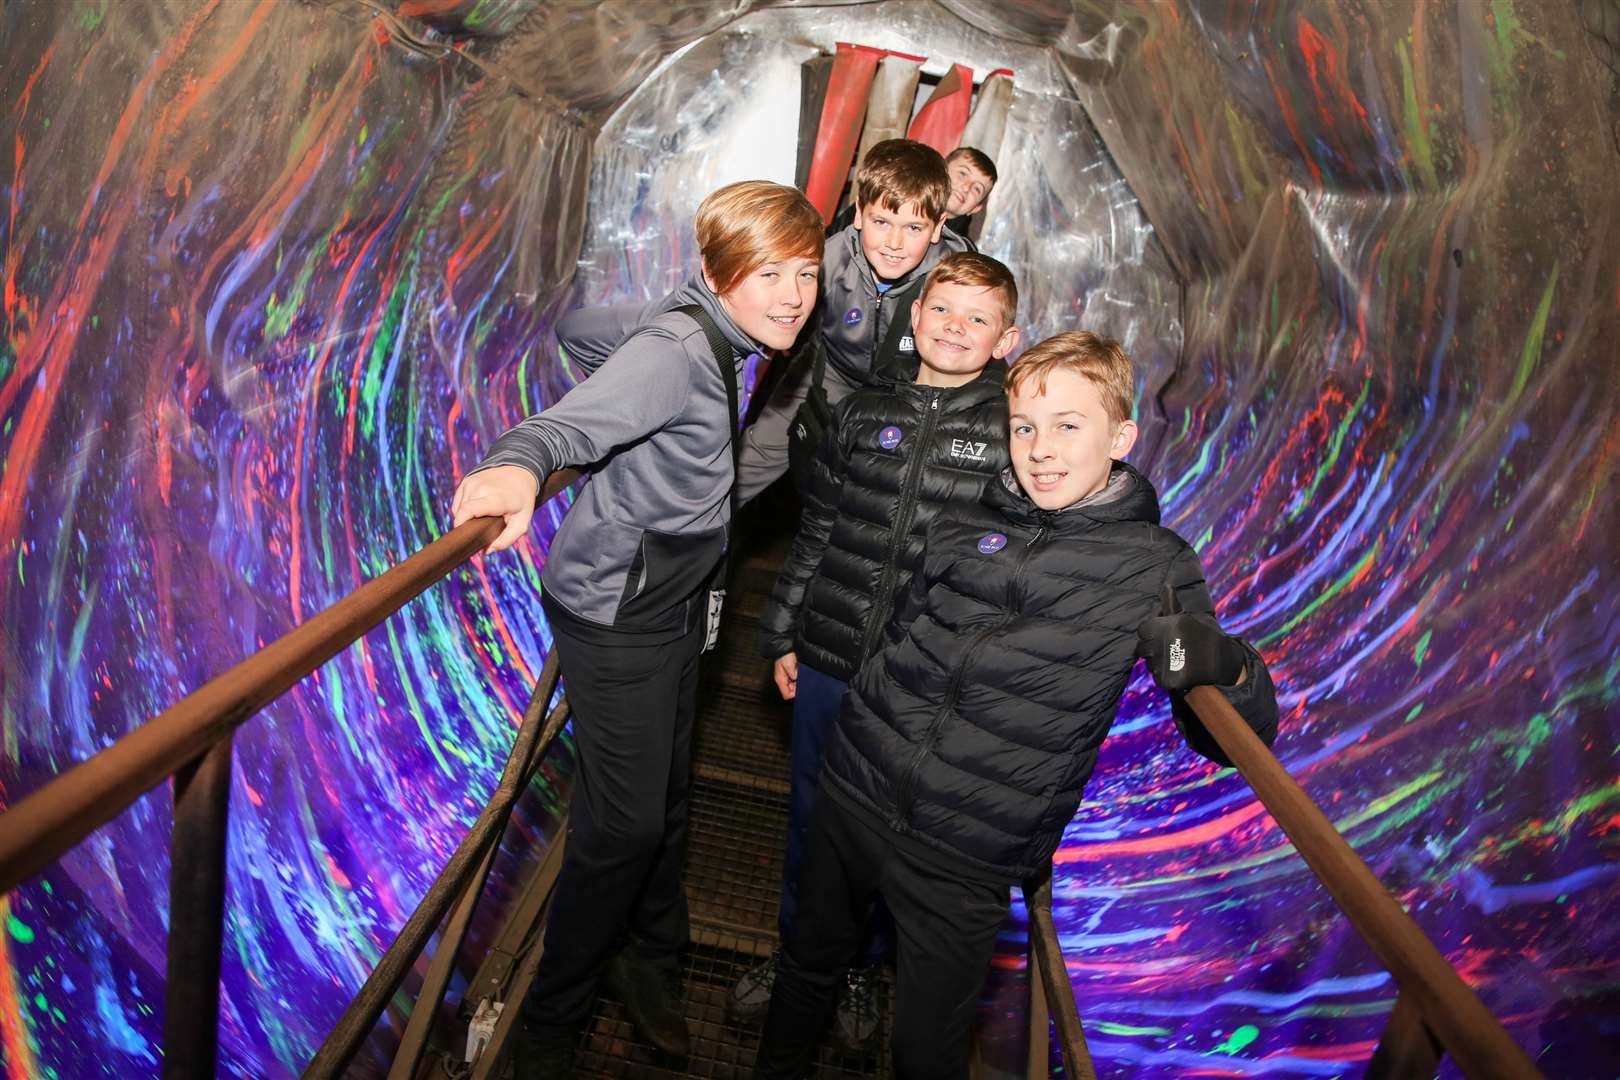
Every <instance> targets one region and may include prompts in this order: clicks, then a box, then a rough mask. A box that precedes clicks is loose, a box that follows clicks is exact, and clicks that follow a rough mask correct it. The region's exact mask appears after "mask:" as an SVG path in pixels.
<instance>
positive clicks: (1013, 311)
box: [921, 251, 1018, 330]
mask: <svg viewBox="0 0 1620 1080" xmlns="http://www.w3.org/2000/svg"><path fill="white" fill-rule="evenodd" d="M935 285H982V286H984V287H985V288H988V289H994V290H995V291H996V293H997V294H998V295H999V296H1000V298H1001V328H1002V329H1003V330H1005V329H1007V327H1009V326H1011V325H1012V324H1013V320H1014V319H1015V318H1016V317H1017V315H1018V282H1016V281H1014V280H1013V276H1012V271H1011V270H1009V269H1007V266H1006V264H1005V263H1003V262H1001V261H1000V260H999V259H992V258H991V257H990V256H988V255H981V254H979V253H978V252H977V251H958V252H956V253H955V254H954V255H947V256H945V257H944V258H943V259H941V260H939V264H938V265H937V266H935V267H934V268H933V270H931V271H929V273H928V280H927V281H925V282H923V287H922V297H921V298H922V299H924V300H927V299H928V291H929V290H930V289H932V288H933V287H934V286H935Z"/></svg>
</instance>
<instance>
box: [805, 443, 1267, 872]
mask: <svg viewBox="0 0 1620 1080" xmlns="http://www.w3.org/2000/svg"><path fill="white" fill-rule="evenodd" d="M1158 522H1159V505H1158V498H1157V496H1156V495H1155V493H1154V491H1153V487H1152V485H1151V484H1150V483H1149V482H1148V480H1147V479H1146V478H1145V477H1144V476H1142V475H1141V474H1140V473H1138V472H1137V471H1136V470H1135V469H1133V468H1131V467H1130V466H1129V465H1125V464H1123V463H1120V462H1116V463H1115V464H1114V470H1113V473H1112V476H1111V478H1110V481H1109V485H1108V487H1107V488H1106V489H1105V490H1104V491H1102V492H1099V493H1098V494H1097V495H1096V496H1093V497H1092V498H1091V499H1090V500H1087V501H1083V502H1081V503H1077V504H1076V505H1074V506H1071V507H1068V508H1067V509H1064V510H1059V511H1055V512H1054V511H1046V510H1040V509H1038V508H1037V507H1035V505H1034V504H1033V503H1031V502H1030V501H1029V500H1028V498H1027V497H1025V496H1024V494H1023V493H1022V492H1021V491H1020V490H1019V489H1018V488H1017V487H1016V486H1015V485H1014V484H1013V483H1012V480H1011V475H1010V470H1009V474H1008V475H1007V476H1006V477H1004V478H1003V479H1001V480H998V481H995V482H993V483H991V484H990V485H988V487H987V488H986V493H985V501H984V503H983V504H982V505H980V506H978V507H976V508H974V509H973V510H972V511H971V512H969V513H962V514H951V515H949V516H945V517H942V518H940V519H939V520H938V521H936V522H935V523H934V526H933V528H931V529H930V530H929V532H928V538H927V552H926V556H925V560H924V563H923V566H922V568H921V569H920V570H919V571H918V573H917V574H916V576H915V577H914V578H913V579H912V586H911V589H910V591H909V592H908V593H907V595H906V598H905V599H904V600H903V601H902V603H901V604H900V606H899V608H898V610H897V611H896V613H895V619H894V621H893V622H892V623H891V624H890V625H889V627H888V628H887V634H886V641H887V644H886V645H885V647H884V648H883V649H882V650H881V651H879V652H878V653H877V654H876V655H874V656H873V657H872V658H871V660H870V661H868V662H867V663H866V665H865V666H864V667H863V668H862V669H861V671H860V673H859V674H858V675H856V677H855V680H854V682H853V683H852V684H851V688H850V693H849V696H848V697H847V698H846V699H845V701H844V709H843V712H842V713H841V714H840V716H839V718H838V722H837V724H836V725H835V726H834V729H833V731H832V732H831V734H830V735H829V737H828V741H827V752H826V763H825V768H824V770H823V773H822V788H823V790H824V791H826V792H827V793H828V794H829V796H831V797H833V798H836V799H838V800H839V802H840V803H842V804H843V805H845V806H846V807H848V808H849V809H851V810H852V811H853V812H855V813H857V814H860V815H862V816H864V817H866V818H867V819H868V820H869V821H871V822H873V823H874V824H877V825H880V826H883V827H887V828H889V829H891V830H893V831H894V832H896V833H898V834H900V837H901V838H902V840H909V841H911V842H914V843H919V844H921V845H923V846H925V847H926V848H928V849H932V850H933V851H935V852H937V853H943V854H944V855H946V856H949V857H950V858H951V859H952V860H953V861H955V862H957V863H959V864H961V865H963V866H964V869H966V870H970V871H977V872H979V873H980V874H981V875H983V876H989V877H994V878H996V879H998V880H1006V881H1021V880H1024V879H1026V878H1029V877H1032V876H1034V875H1036V874H1037V873H1041V872H1044V870H1045V867H1046V866H1047V864H1048V863H1049V862H1050V860H1051V857H1052V852H1053V851H1054V850H1055V849H1056V848H1057V845H1058V842H1059V840H1060V839H1061V838H1062V835H1063V829H1064V826H1065V825H1067V824H1068V822H1069V819H1070V818H1071V817H1073V816H1074V812H1075V808H1076V807H1077V806H1078V805H1079V803H1080V794H1081V791H1082V790H1083V789H1084V788H1085V785H1086V780H1087V779H1088V778H1089V777H1090V775H1091V770H1092V767H1093V766H1094V765H1095V764H1096V760H1097V750H1098V747H1099V746H1101V745H1102V741H1103V737H1104V736H1105V735H1107V734H1108V729H1109V727H1110V725H1112V723H1113V721H1114V713H1115V710H1116V709H1117V708H1118V706H1119V699H1120V696H1121V694H1122V693H1123V692H1124V690H1125V684H1126V682H1127V681H1128V680H1129V679H1130V675H1131V668H1132V666H1133V665H1134V663H1135V660H1136V646H1137V636H1136V629H1137V627H1138V626H1139V625H1140V624H1141V622H1142V620H1143V619H1146V618H1147V617H1149V616H1150V615H1155V614H1158V612H1159V609H1160V604H1161V599H1160V596H1161V589H1162V588H1163V586H1164V585H1166V584H1169V585H1171V586H1173V587H1174V588H1175V590H1176V592H1177V594H1178V597H1179V599H1180V601H1181V604H1182V607H1183V609H1184V610H1186V611H1189V612H1211V611H1213V608H1212V606H1211V604H1210V599H1209V592H1208V590H1207V589H1206V587H1205V585H1204V575H1203V572H1202V570H1200V568H1199V565H1198V557H1197V555H1195V554H1194V553H1193V550H1192V549H1191V548H1190V547H1188V546H1187V544H1186V542H1185V541H1183V540H1182V539H1181V537H1179V536H1177V535H1176V534H1175V533H1173V532H1171V531H1170V530H1169V529H1165V528H1162V527H1160V525H1159V523H1158ZM1244 649H1245V651H1246V652H1247V653H1248V661H1247V664H1246V677H1245V678H1244V679H1243V680H1242V682H1241V685H1239V686H1236V687H1221V688H1220V689H1221V691H1222V693H1224V694H1225V695H1226V697H1227V699H1228V700H1229V701H1231V703H1232V704H1233V706H1235V707H1236V708H1237V710H1238V712H1239V713H1240V714H1242V716H1243V718H1244V720H1245V721H1247V722H1248V724H1249V726H1250V727H1252V728H1253V729H1254V731H1255V732H1256V733H1257V734H1258V735H1259V736H1260V737H1261V738H1262V739H1263V740H1265V741H1266V742H1267V743H1269V742H1270V741H1271V740H1272V739H1273V738H1275V737H1276V733H1277V701H1276V696H1275V692H1274V691H1273V688H1272V683H1271V676H1270V674H1269V673H1268V672H1267V671H1266V665H1265V661H1263V660H1262V659H1261V658H1260V654H1259V653H1257V652H1255V651H1254V649H1253V648H1252V647H1250V646H1248V645H1246V644H1245V645H1244ZM1172 699H1173V711H1174V715H1175V718H1176V723H1177V725H1178V726H1179V727H1180V728H1181V731H1182V734H1183V735H1184V736H1185V737H1186V739H1187V741H1188V742H1189V743H1190V744H1191V746H1192V747H1193V749H1195V750H1197V751H1198V752H1199V753H1201V754H1203V755H1204V756H1206V757H1209V758H1211V759H1213V760H1216V761H1222V762H1223V763H1224V760H1223V758H1222V756H1221V753H1220V750H1219V748H1218V747H1217V746H1216V744H1215V742H1214V740H1213V739H1212V738H1211V737H1210V735H1209V733H1208V732H1207V731H1206V730H1204V728H1203V727H1202V725H1201V724H1200V723H1199V722H1198V719H1197V717H1196V716H1194V715H1193V714H1192V712H1191V710H1190V709H1188V708H1187V707H1186V705H1185V704H1184V703H1183V702H1181V701H1180V700H1179V699H1178V698H1177V696H1176V695H1172Z"/></svg>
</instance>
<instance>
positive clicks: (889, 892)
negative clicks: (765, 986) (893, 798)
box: [756, 797, 1009, 1080]
mask: <svg viewBox="0 0 1620 1080" xmlns="http://www.w3.org/2000/svg"><path fill="white" fill-rule="evenodd" d="M1008 892H1009V886H1007V885H999V884H994V883H991V882H987V881H982V880H978V879H975V878H971V877H967V876H965V875H963V874H961V873H957V872H954V871H953V870H952V869H951V868H950V867H949V866H948V865H946V864H945V863H944V862H942V861H935V860H932V859H926V858H919V857H918V856H917V855H916V854H915V853H914V852H912V851H910V850H908V849H906V848H902V847H900V846H897V845H896V844H895V843H894V837H893V834H891V833H889V832H887V831H886V830H880V829H877V828H874V827H873V826H871V825H869V824H867V823H866V822H865V821H864V820H862V819H860V818H857V817H856V816H854V815H853V814H851V813H850V812H849V811H848V810H846V809H844V807H843V806H841V805H840V804H839V803H838V802H837V800H836V799H834V798H830V797H823V798H822V799H820V800H819V801H818V803H817V805H816V809H815V820H814V822H813V824H812V825H811V827H810V839H809V844H808V849H807V850H806V852H805V856H804V862H803V864H802V865H801V867H800V870H799V912H798V915H797V917H796V918H795V919H794V922H793V927H792V929H791V930H790V931H789V935H788V939H787V942H786V943H785V947H784V949H783V953H782V959H781V961H780V963H779V964H778V966H777V971H776V985H775V988H774V990H773V992H772V994H771V1009H770V1014H769V1015H768V1016H767V1018H766V1020H765V1035H764V1039H763V1041H762V1042H761V1043H760V1048H759V1058H758V1061H757V1062H756V1068H757V1075H758V1076H760V1077H762V1078H768V1080H790V1078H791V1080H798V1078H799V1077H803V1076H807V1075H809V1073H810V1071H811V1068H812V1065H813V1064H814V1061H815V1053H816V1046H817V1044H818V1043H819V1042H820V1039H821V1032H822V1028H823V1027H824V1026H825V1025H826V1022H827V1017H828V1014H829V1012H830V1010H831V1008H832V1005H833V1002H834V1001H835V999H836V997H837V991H838V983H839V979H840V977H841V976H842V975H843V973H844V971H845V970H846V968H847V966H848V964H849V959H850V957H851V956H853V955H855V952H856V949H857V948H858V947H859V945H860V944H861V935H862V933H863V932H864V929H865V926H866V916H867V912H868V911H869V910H870V908H871V905H872V897H873V895H874V894H877V895H881V896H882V897H883V899H884V901H885V902H886V903H887V904H888V906H889V911H890V913H891V914H893V916H894V929H895V937H896V960H897V985H896V988H895V994H896V997H895V1020H894V1031H893V1032H892V1033H891V1040H890V1041H891V1045H892V1047H893V1050H894V1072H895V1075H896V1076H897V1077H899V1078H900V1080H935V1078H940V1080H944V1078H951V1080H958V1078H965V1077H966V1076H967V1075H968V1036H969V1032H970V1030H971V1028H972V1026H973V1016H974V1007H975V1005H976V1003H977V1002H978V998H979V992H980V990H982V989H983V987H984V979H985V975H986V973H987V971H988V970H989V966H990V956H991V953H992V952H993V950H994V948H995V942H996V932H997V931H998V930H999V929H1000V928H1001V924H1002V921H1003V920H1004V919H1005V918H1006V916H1007V906H1008Z"/></svg>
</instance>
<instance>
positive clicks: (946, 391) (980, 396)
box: [895, 360, 1007, 413]
mask: <svg viewBox="0 0 1620 1080" xmlns="http://www.w3.org/2000/svg"><path fill="white" fill-rule="evenodd" d="M1006 377H1007V365H1006V364H1004V363H1003V362H1002V361H1000V360H992V361H990V362H989V363H988V364H986V365H985V366H984V370H983V371H981V372H979V374H978V376H977V377H976V378H975V379H974V380H973V381H972V382H968V383H963V384H962V385H961V386H952V387H948V388H940V387H934V386H923V385H922V384H921V383H919V382H916V381H908V382H900V383H896V384H895V392H896V393H898V394H899V395H900V400H902V401H904V402H906V403H907V404H910V405H916V406H921V405H922V404H923V403H924V402H925V401H926V400H927V398H928V397H929V395H930V394H931V393H932V394H938V395H939V397H940V408H941V409H942V410H943V411H945V412H948V413H954V412H960V411H962V410H964V409H973V408H977V407H978V406H980V405H983V404H985V403H986V402H989V401H994V400H996V399H997V398H1000V397H1003V396H1004V394H1005V391H1004V390H1003V389H1002V381H1003V380H1004V379H1005V378H1006Z"/></svg>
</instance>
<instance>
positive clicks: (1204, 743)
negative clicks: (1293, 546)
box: [1169, 547, 1278, 766]
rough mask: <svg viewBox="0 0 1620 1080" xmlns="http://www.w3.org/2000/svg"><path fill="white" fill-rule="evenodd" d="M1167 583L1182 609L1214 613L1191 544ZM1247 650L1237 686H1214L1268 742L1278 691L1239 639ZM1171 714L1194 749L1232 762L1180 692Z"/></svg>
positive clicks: (1173, 700) (1250, 649)
mask: <svg viewBox="0 0 1620 1080" xmlns="http://www.w3.org/2000/svg"><path fill="white" fill-rule="evenodd" d="M1169 584H1170V585H1171V586H1172V587H1173V588H1174V589H1175V590H1176V599H1177V600H1179V601H1180V602H1181V610H1183V611H1188V612H1193V613H1196V614H1204V615H1214V614H1215V605H1214V604H1213V603H1212V602H1211V601H1210V598H1209V587H1208V585H1206V584H1205V582H1204V571H1203V568H1202V567H1200V566H1199V565H1198V556H1197V555H1196V554H1194V552H1193V550H1192V548H1190V547H1183V548H1182V550H1181V552H1180V553H1179V554H1178V555H1177V556H1176V558H1175V560H1174V561H1173V562H1172V563H1171V564H1170V577H1169ZM1238 644H1240V645H1242V646H1243V651H1244V652H1245V653H1246V654H1247V660H1246V661H1245V662H1244V665H1243V671H1244V678H1243V680H1242V681H1241V682H1240V683H1239V684H1238V685H1237V686H1217V687H1216V689H1217V690H1219V691H1220V692H1221V694H1222V695H1223V696H1224V697H1225V698H1226V700H1227V701H1229V702H1231V703H1232V707H1233V708H1234V709H1236V710H1237V712H1238V715H1239V716H1241V717H1243V722H1244V723H1246V724H1248V725H1249V728H1250V730H1252V731H1253V732H1254V733H1255V734H1256V735H1258V736H1260V741H1261V742H1263V743H1265V744H1266V745H1267V746H1270V745H1271V744H1272V742H1273V741H1274V740H1275V739H1276V738H1277V719H1278V716H1277V691H1276V688H1275V687H1274V686H1273V685H1272V682H1271V672H1270V671H1268V670H1267V669H1266V662H1265V660H1264V659H1263V658H1262V657H1261V655H1260V654H1259V653H1258V652H1256V651H1255V648H1254V646H1253V645H1250V644H1249V643H1248V642H1247V641H1242V640H1241V639H1240V640H1239V641H1238ZM1170 714H1171V716H1172V717H1174V718H1175V722H1176V727H1177V728H1178V729H1180V731H1181V737H1182V738H1184V739H1185V740H1187V745H1188V746H1190V747H1192V748H1193V750H1195V751H1197V752H1198V753H1199V754H1201V755H1203V756H1204V757H1206V758H1208V759H1209V760H1211V761H1213V762H1215V763H1216V764H1219V765H1228V766H1229V765H1231V764H1232V762H1231V761H1230V760H1228V759H1227V756H1226V754H1225V753H1224V752H1223V751H1222V750H1221V747H1220V744H1219V743H1217V742H1216V741H1215V737H1214V736H1213V735H1211V734H1210V733H1209V729H1208V728H1206V727H1204V722H1203V721H1202V720H1200V719H1198V714H1197V713H1195V712H1193V709H1192V706H1191V705H1188V704H1187V701H1186V699H1185V698H1184V697H1183V696H1182V695H1181V694H1171V695H1170Z"/></svg>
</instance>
